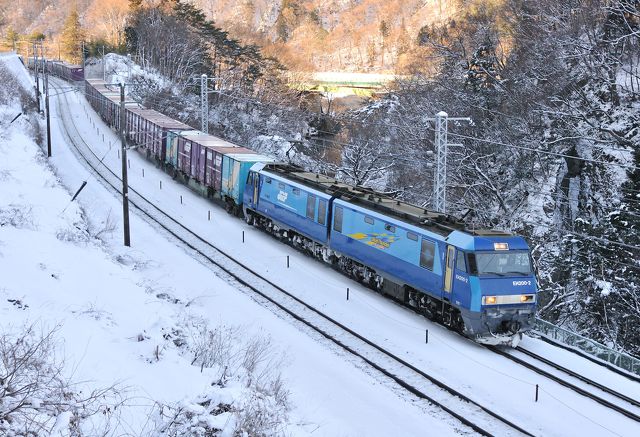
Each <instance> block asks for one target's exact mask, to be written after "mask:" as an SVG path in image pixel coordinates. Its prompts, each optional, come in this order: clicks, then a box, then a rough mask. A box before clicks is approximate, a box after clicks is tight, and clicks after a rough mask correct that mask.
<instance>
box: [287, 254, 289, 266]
mask: <svg viewBox="0 0 640 437" xmlns="http://www.w3.org/2000/svg"><path fill="white" fill-rule="evenodd" d="M287 268H289V255H287Z"/></svg>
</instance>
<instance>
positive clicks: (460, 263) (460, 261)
mask: <svg viewBox="0 0 640 437" xmlns="http://www.w3.org/2000/svg"><path fill="white" fill-rule="evenodd" d="M456 252H457V253H456V270H460V271H461V272H465V273H466V272H467V264H466V263H465V262H464V252H462V251H461V250H458V251H456Z"/></svg>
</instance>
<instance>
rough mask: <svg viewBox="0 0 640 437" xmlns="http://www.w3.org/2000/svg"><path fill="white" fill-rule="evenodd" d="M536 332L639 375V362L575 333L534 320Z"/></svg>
mask: <svg viewBox="0 0 640 437" xmlns="http://www.w3.org/2000/svg"><path fill="white" fill-rule="evenodd" d="M536 331H538V332H539V333H540V334H543V335H545V336H547V337H549V338H551V339H553V340H556V341H559V342H560V343H564V344H566V345H568V346H572V347H574V348H577V349H579V350H581V351H583V352H585V353H587V354H589V355H593V356H595V357H597V358H599V359H601V360H603V361H606V362H608V363H611V364H613V365H614V366H617V367H620V368H621V369H624V370H626V371H628V372H631V373H635V374H637V375H640V360H639V359H638V358H635V357H632V356H631V355H628V354H625V353H622V352H618V351H615V350H613V349H611V348H608V347H607V346H604V345H602V344H600V343H598V342H596V341H593V340H591V339H589V338H586V337H583V336H581V335H579V334H576V333H575V332H571V331H569V330H567V329H564V328H561V327H560V326H556V325H554V324H553V323H549V322H547V321H545V320H542V319H538V318H536Z"/></svg>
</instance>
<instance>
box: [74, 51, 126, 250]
mask: <svg viewBox="0 0 640 437" xmlns="http://www.w3.org/2000/svg"><path fill="white" fill-rule="evenodd" d="M83 53H84V50H83ZM125 123H126V118H125V112H124V84H120V142H121V145H120V148H121V151H122V217H123V227H124V245H125V246H127V247H130V246H131V235H130V233H129V183H128V181H127V147H126V146H127V145H126V140H125V134H124V129H125V126H124V125H125Z"/></svg>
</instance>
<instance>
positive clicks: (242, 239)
mask: <svg viewBox="0 0 640 437" xmlns="http://www.w3.org/2000/svg"><path fill="white" fill-rule="evenodd" d="M242 242H243V243H244V231H242Z"/></svg>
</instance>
